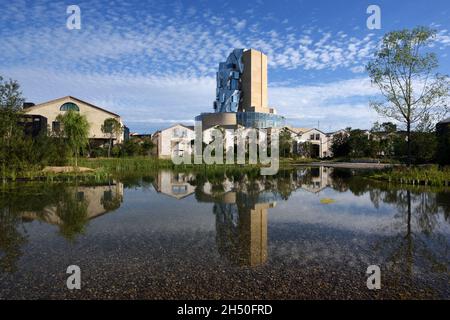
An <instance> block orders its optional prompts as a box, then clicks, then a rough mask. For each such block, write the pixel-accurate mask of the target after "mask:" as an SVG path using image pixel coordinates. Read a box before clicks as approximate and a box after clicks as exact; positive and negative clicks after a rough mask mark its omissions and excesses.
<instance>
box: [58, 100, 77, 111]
mask: <svg viewBox="0 0 450 320" xmlns="http://www.w3.org/2000/svg"><path fill="white" fill-rule="evenodd" d="M69 110H72V111H80V108H78V106H77V105H76V104H75V103H73V102H66V103H64V104H63V105H62V106H61V107H60V108H59V111H69Z"/></svg>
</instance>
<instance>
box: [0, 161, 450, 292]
mask: <svg viewBox="0 0 450 320" xmlns="http://www.w3.org/2000/svg"><path fill="white" fill-rule="evenodd" d="M449 249H450V190H448V189H423V188H417V187H411V188H407V189H405V188H399V187H395V186H393V185H387V184H382V183H378V182H374V181H370V180H367V179H364V178H362V177H361V176H360V175H358V172H356V171H350V170H343V169H332V168H325V167H320V168H298V169H295V170H289V171H282V172H280V173H279V175H277V176H275V177H261V176H259V177H249V176H247V175H234V176H230V177H227V176H224V175H205V174H192V173H179V172H171V171H160V172H157V173H154V174H151V175H148V176H143V177H139V178H126V179H121V180H120V181H119V180H113V181H108V182H105V183H102V184H95V185H82V184H71V185H65V184H48V183H33V184H19V183H17V184H11V185H6V186H3V187H2V188H1V189H0V298H1V299H13V298H41V299H42V298H44V299H54V298H101V299H108V298H113V299H114V298H125V299H133V298H144V299H196V298H202V299H219V298H228V299H233V298H236V299H265V298H267V299H308V298H320V299H347V298H369V299H372V298H374V299H382V298H394V299H402V298H441V299H442V298H444V299H449V298H450V284H449V281H450V275H449V265H450V259H449V258H450V251H449ZM69 265H77V266H79V267H80V268H81V283H82V287H81V290H68V289H67V286H66V279H67V277H68V276H69V275H67V274H66V269H67V267H68V266H69ZM369 265H378V266H380V268H381V289H380V290H376V291H374V290H369V289H368V288H367V285H366V280H367V277H368V276H367V275H366V270H367V267H368V266H369Z"/></svg>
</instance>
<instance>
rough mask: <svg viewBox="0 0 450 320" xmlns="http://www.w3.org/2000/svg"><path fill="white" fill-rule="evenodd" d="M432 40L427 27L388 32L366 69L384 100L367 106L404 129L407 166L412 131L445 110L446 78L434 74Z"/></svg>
mask: <svg viewBox="0 0 450 320" xmlns="http://www.w3.org/2000/svg"><path fill="white" fill-rule="evenodd" d="M435 36H436V31H435V30H432V29H430V28H427V27H416V28H414V29H412V30H408V29H405V30H401V31H393V32H389V33H387V34H386V35H384V37H383V41H382V43H381V47H380V49H379V50H378V51H377V52H376V53H375V56H374V58H373V59H372V61H370V62H369V63H368V64H367V67H366V69H367V71H368V73H369V76H370V78H371V80H372V83H373V84H375V85H376V86H378V88H379V89H380V91H381V94H382V96H383V97H384V98H385V100H386V101H372V102H371V106H372V107H373V108H374V109H375V110H376V111H377V112H378V113H379V114H381V115H383V116H386V117H388V118H391V119H394V120H396V121H398V122H400V123H403V124H404V125H405V126H406V132H407V139H408V142H407V143H408V148H407V149H408V151H407V153H408V164H411V130H412V129H413V127H414V126H417V125H418V126H421V127H425V125H424V124H425V123H430V122H433V121H435V120H436V119H438V118H440V117H442V116H444V115H445V114H446V113H447V110H448V106H447V98H448V94H449V88H450V82H449V78H448V77H447V76H445V75H441V74H439V73H435V70H436V69H437V67H438V60H437V57H436V55H435V54H434V53H432V52H430V51H429V47H430V46H429V45H430V44H431V43H432V41H433V39H434V38H435Z"/></svg>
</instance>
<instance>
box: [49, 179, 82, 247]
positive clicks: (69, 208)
mask: <svg viewBox="0 0 450 320" xmlns="http://www.w3.org/2000/svg"><path fill="white" fill-rule="evenodd" d="M61 196H62V197H61V198H60V199H59V201H58V202H57V203H56V215H57V216H58V217H59V218H60V219H61V223H60V225H59V232H60V234H61V235H62V236H63V237H64V238H66V239H68V240H74V239H75V238H76V236H77V235H79V234H82V233H84V231H85V228H86V225H87V223H88V221H89V219H88V212H87V208H88V203H87V201H86V199H84V194H83V193H82V192H79V191H78V188H77V187H75V188H74V189H72V188H70V189H68V190H66V192H64V193H63V194H62V195H61Z"/></svg>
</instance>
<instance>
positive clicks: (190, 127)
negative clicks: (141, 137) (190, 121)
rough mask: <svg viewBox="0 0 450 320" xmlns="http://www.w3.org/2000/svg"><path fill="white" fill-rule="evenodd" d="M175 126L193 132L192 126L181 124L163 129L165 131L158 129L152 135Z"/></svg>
mask: <svg viewBox="0 0 450 320" xmlns="http://www.w3.org/2000/svg"><path fill="white" fill-rule="evenodd" d="M176 126H182V127H184V128H186V129H189V130H192V131H194V126H187V125H185V124H182V123H175V124H173V125H171V126H170V127H167V128H165V129H160V130H157V131H155V133H154V134H156V133H158V132H161V131H164V130H168V129H171V128H173V127H176Z"/></svg>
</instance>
